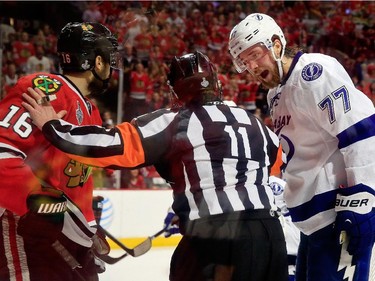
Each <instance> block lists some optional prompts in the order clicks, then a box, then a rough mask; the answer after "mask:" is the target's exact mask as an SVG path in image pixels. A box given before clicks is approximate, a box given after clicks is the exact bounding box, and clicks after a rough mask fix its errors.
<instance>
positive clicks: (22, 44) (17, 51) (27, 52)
mask: <svg viewBox="0 0 375 281" xmlns="http://www.w3.org/2000/svg"><path fill="white" fill-rule="evenodd" d="M29 39H30V38H29V34H28V33H27V32H25V31H24V32H22V33H21V35H20V38H19V40H16V41H14V42H13V46H12V47H13V59H14V62H15V63H16V65H17V66H18V68H19V69H20V70H22V71H23V72H26V63H27V60H28V58H29V57H31V56H33V55H35V47H34V44H33V43H31V42H30V40H29Z"/></svg>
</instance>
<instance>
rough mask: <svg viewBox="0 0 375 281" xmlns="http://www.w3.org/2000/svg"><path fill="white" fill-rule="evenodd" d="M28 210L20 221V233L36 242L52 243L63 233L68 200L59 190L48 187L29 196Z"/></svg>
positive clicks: (18, 230)
mask: <svg viewBox="0 0 375 281" xmlns="http://www.w3.org/2000/svg"><path fill="white" fill-rule="evenodd" d="M26 204H27V208H28V210H29V211H28V212H27V213H26V214H24V215H23V216H21V218H20V220H19V222H18V228H17V232H18V234H19V235H21V236H22V237H24V238H25V239H27V240H28V241H34V242H36V243H37V242H43V243H45V242H48V243H49V244H52V243H53V242H54V241H55V240H56V239H57V237H58V235H59V234H60V233H61V231H62V228H63V225H64V213H65V212H66V209H67V207H66V205H67V200H66V198H65V197H64V196H63V193H62V192H61V191H58V190H54V189H48V191H44V192H43V191H42V192H39V193H35V194H30V195H29V196H28V197H27V201H26Z"/></svg>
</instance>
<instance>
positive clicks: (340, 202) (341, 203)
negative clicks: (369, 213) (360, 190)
mask: <svg viewBox="0 0 375 281" xmlns="http://www.w3.org/2000/svg"><path fill="white" fill-rule="evenodd" d="M368 203H369V200H368V199H362V200H357V199H353V200H348V199H336V207H352V208H356V207H363V206H367V205H368Z"/></svg>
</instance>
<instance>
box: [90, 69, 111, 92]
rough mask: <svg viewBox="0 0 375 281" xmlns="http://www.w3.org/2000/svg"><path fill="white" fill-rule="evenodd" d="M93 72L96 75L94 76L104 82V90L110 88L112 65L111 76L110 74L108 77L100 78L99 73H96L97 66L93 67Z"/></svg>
mask: <svg viewBox="0 0 375 281" xmlns="http://www.w3.org/2000/svg"><path fill="white" fill-rule="evenodd" d="M91 72H92V74H93V75H94V77H95V78H96V79H98V80H99V81H102V83H103V86H102V89H103V90H106V89H108V86H109V80H110V79H111V76H112V67H111V68H110V70H109V76H108V78H106V79H102V78H100V77H99V75H98V73H96V71H95V68H93V69H92V70H91Z"/></svg>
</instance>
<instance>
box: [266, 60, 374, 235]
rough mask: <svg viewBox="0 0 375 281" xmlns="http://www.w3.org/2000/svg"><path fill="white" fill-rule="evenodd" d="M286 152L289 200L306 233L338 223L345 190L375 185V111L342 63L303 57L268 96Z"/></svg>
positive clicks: (291, 208)
mask: <svg viewBox="0 0 375 281" xmlns="http://www.w3.org/2000/svg"><path fill="white" fill-rule="evenodd" d="M268 103H269V106H270V112H271V116H272V118H273V123H274V127H275V128H274V130H275V132H276V134H277V135H278V137H279V139H280V141H281V145H282V147H283V150H284V152H285V154H286V160H287V163H286V168H285V171H284V174H283V176H284V178H285V179H286V181H287V188H286V190H285V200H286V203H287V206H288V209H289V211H290V214H291V216H292V219H293V222H294V223H295V224H296V225H297V227H298V228H299V229H300V230H301V231H302V232H303V233H305V234H307V235H310V234H311V233H313V232H315V231H317V230H319V229H321V228H323V227H325V226H327V225H329V224H331V223H333V222H334V221H335V217H336V213H335V211H334V206H335V199H336V194H337V190H338V188H339V186H342V187H350V186H353V185H356V184H359V183H362V184H365V185H367V186H370V187H371V188H374V187H375V160H374V158H375V137H374V136H375V109H374V106H373V104H372V102H371V101H370V100H369V99H368V98H367V97H366V96H365V95H364V94H363V93H362V92H360V91H359V90H358V89H356V88H355V86H354V85H353V83H352V80H351V78H350V76H349V75H348V74H347V72H346V71H345V69H344V68H343V67H342V66H341V64H339V62H338V61H337V60H336V59H334V58H332V57H330V56H326V55H322V54H302V53H298V54H297V55H296V56H295V58H294V60H293V63H292V65H291V68H290V71H289V73H288V74H287V76H286V77H285V79H284V81H283V83H282V84H281V85H279V87H278V88H275V89H272V90H270V91H269V93H268Z"/></svg>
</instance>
